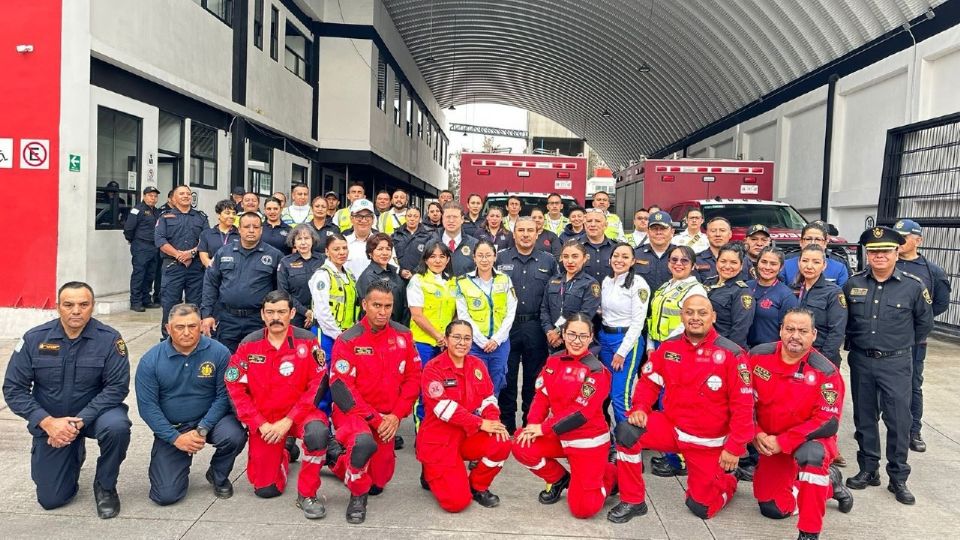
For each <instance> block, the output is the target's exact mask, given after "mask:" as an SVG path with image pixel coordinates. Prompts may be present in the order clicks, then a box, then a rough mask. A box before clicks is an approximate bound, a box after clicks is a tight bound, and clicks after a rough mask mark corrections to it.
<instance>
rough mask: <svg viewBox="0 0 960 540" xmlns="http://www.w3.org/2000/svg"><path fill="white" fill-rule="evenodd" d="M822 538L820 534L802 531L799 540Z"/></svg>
mask: <svg viewBox="0 0 960 540" xmlns="http://www.w3.org/2000/svg"><path fill="white" fill-rule="evenodd" d="M819 538H820V533H808V532H803V531H800V535H799V536H797V540H818V539H819Z"/></svg>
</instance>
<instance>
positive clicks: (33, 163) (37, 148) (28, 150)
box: [20, 139, 50, 169]
mask: <svg viewBox="0 0 960 540" xmlns="http://www.w3.org/2000/svg"><path fill="white" fill-rule="evenodd" d="M20 168H21V169H49V168H50V139H20Z"/></svg>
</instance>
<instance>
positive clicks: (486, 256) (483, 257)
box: [474, 253, 496, 260]
mask: <svg viewBox="0 0 960 540" xmlns="http://www.w3.org/2000/svg"><path fill="white" fill-rule="evenodd" d="M474 257H476V258H478V259H480V260H486V259H493V258H494V257H496V255H494V254H493V253H475V254H474Z"/></svg>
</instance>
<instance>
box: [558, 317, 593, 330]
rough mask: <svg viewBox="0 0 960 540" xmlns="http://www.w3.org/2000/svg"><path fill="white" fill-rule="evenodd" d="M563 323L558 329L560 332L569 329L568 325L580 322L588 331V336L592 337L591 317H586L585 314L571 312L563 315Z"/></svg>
mask: <svg viewBox="0 0 960 540" xmlns="http://www.w3.org/2000/svg"><path fill="white" fill-rule="evenodd" d="M563 319H564V323H563V326H561V327H560V331H561V332H566V331H567V328H569V327H570V323H575V322H582V323H584V324H586V325H587V327H588V328H589V329H590V334H591V335H593V316H592V315H587V314H586V313H580V312H579V311H578V312H572V313H564V314H563Z"/></svg>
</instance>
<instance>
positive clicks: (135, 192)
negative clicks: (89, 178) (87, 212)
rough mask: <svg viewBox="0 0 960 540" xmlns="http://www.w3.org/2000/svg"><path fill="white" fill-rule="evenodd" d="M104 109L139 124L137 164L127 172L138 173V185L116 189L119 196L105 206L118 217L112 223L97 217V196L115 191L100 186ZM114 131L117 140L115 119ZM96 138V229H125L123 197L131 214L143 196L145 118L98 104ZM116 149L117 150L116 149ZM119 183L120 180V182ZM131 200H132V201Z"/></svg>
mask: <svg viewBox="0 0 960 540" xmlns="http://www.w3.org/2000/svg"><path fill="white" fill-rule="evenodd" d="M104 111H108V112H110V113H111V114H113V115H115V116H114V118H116V117H117V116H122V117H126V118H128V119H131V120H133V121H134V122H135V123H136V125H137V127H136V131H137V141H136V155H135V156H134V157H135V161H134V163H135V164H136V166H135V170H133V171H131V170H129V168H128V170H127V173H128V174H129V173H131V172H133V173H136V175H137V186H136V188H135V189H129V188H128V187H124V188H123V189H117V190H116V191H115V193H117V194H118V195H117V197H116V198H115V199H114V200H113V201H112V202H110V203H108V204H109V206H108V207H107V208H104V210H103V211H106V210H107V209H109V210H111V212H112V213H113V215H114V216H116V217H115V218H114V220H113V222H112V223H107V224H102V225H101V223H99V220H98V219H97V213H98V212H97V196H98V195H100V194H101V193H103V192H106V191H113V190H107V189H106V187H100V186H99V182H100V173H101V171H102V170H103V166H104V163H101V162H100V159H99V158H100V151H101V148H100V136H101V131H102V130H101V126H100V114H101V113H102V112H104ZM113 133H114V137H113V140H116V136H115V134H116V128H115V120H114V126H113ZM96 138H97V172H96V175H95V176H94V198H93V199H94V203H93V204H94V219H93V224H94V230H98V231H115V230H123V225H124V222H125V221H126V216H124V215H122V214H121V209H122V207H121V204H120V203H121V199H122V198H126V199H127V207H126V211H127V213H128V214H127V215H129V212H130V209H131V208H133V207H134V206H135V205H136V204H137V203H138V202H140V198H141V196H140V189H141V186H142V183H143V175H142V173H143V118H141V117H139V116H136V115H133V114H130V113H126V112H123V111H118V110H117V109H113V108H110V107H104V106H103V105H98V106H97V135H96ZM114 151H115V150H114ZM128 160H129V156H128ZM113 161H115V159H114V160H113ZM111 166H112V163H111ZM111 172H114V171H112V170H111ZM118 184H119V182H118ZM118 187H119V186H118ZM125 196H126V197H125ZM131 201H132V202H131ZM121 218H122V219H121Z"/></svg>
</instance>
